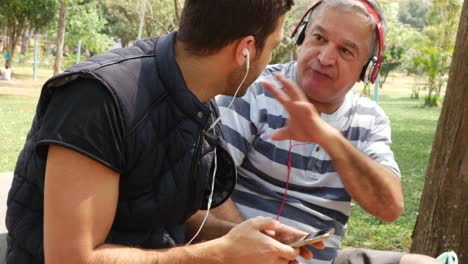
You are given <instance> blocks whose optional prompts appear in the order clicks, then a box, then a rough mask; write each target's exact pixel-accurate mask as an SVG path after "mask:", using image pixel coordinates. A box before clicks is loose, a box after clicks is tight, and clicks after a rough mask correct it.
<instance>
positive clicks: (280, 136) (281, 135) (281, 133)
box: [271, 127, 291, 141]
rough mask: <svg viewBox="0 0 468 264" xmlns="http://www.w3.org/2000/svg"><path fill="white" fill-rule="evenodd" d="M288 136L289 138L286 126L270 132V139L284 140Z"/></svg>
mask: <svg viewBox="0 0 468 264" xmlns="http://www.w3.org/2000/svg"><path fill="white" fill-rule="evenodd" d="M290 138H291V135H290V134H289V128H288V127H282V128H278V129H276V130H275V131H274V132H273V133H272V134H271V139H273V140H278V141H280V140H286V139H290Z"/></svg>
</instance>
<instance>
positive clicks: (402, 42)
mask: <svg viewBox="0 0 468 264" xmlns="http://www.w3.org/2000/svg"><path fill="white" fill-rule="evenodd" d="M398 8H399V7H398V5H396V4H395V3H382V9H384V12H385V18H386V20H387V37H386V43H385V50H384V53H383V56H382V67H381V69H380V74H381V77H382V78H381V79H380V87H383V84H384V83H385V81H386V80H387V77H388V75H389V74H390V73H391V72H392V71H395V70H398V69H399V68H400V66H402V65H405V64H406V62H405V58H406V57H407V54H408V53H409V52H411V50H410V49H408V47H411V43H413V42H414V40H415V39H416V38H418V36H419V35H420V33H419V32H418V31H417V30H416V29H414V28H412V27H410V26H408V25H406V24H403V23H402V22H400V21H399V20H398Z"/></svg>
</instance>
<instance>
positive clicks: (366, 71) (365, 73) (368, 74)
mask: <svg viewBox="0 0 468 264" xmlns="http://www.w3.org/2000/svg"><path fill="white" fill-rule="evenodd" d="M376 64H377V57H375V56H373V57H372V58H371V59H370V60H369V62H368V63H367V64H366V65H364V67H363V68H362V71H361V76H360V78H361V81H363V82H364V83H368V82H372V74H373V73H374V70H375V65H376Z"/></svg>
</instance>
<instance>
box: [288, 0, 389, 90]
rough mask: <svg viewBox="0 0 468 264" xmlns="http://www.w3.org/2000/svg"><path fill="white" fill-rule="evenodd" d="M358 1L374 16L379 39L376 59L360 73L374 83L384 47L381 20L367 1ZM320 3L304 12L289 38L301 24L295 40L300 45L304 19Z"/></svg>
mask: <svg viewBox="0 0 468 264" xmlns="http://www.w3.org/2000/svg"><path fill="white" fill-rule="evenodd" d="M358 1H359V2H361V3H362V4H363V5H364V7H365V8H366V10H367V12H369V14H370V15H371V16H372V17H373V18H374V20H375V24H376V30H377V35H378V40H379V52H378V54H377V59H376V60H375V59H372V58H371V60H370V61H369V63H368V64H366V65H365V66H364V69H363V73H364V74H362V75H363V77H362V79H363V81H364V82H366V81H367V80H369V81H370V82H371V83H374V82H375V80H376V79H377V75H378V74H379V71H380V67H381V65H382V53H383V47H384V43H383V42H384V41H383V30H382V21H381V19H380V17H379V15H378V14H377V12H376V11H375V10H374V8H373V7H372V6H371V5H370V4H369V3H368V2H367V1H365V0H358ZM321 3H322V0H318V1H317V2H315V4H313V5H312V6H311V7H310V8H309V9H308V10H307V11H306V12H305V13H304V15H303V16H302V17H301V19H300V20H299V23H297V25H296V27H295V28H294V30H293V32H292V33H291V38H294V36H295V35H296V34H297V32H298V31H299V29H300V28H301V26H303V28H302V32H301V33H300V35H299V38H298V41H297V42H298V43H297V44H298V45H300V44H301V43H302V40H303V39H301V38H303V37H304V36H303V34H305V30H306V27H307V23H308V21H307V20H305V19H306V17H307V16H308V15H309V14H310V13H311V12H312V11H313V10H314V9H315V8H316V7H317V6H318V5H320V4H321ZM370 64H372V65H370ZM368 67H373V69H372V72H371V73H370V76H367V75H366V74H365V72H367V68H368Z"/></svg>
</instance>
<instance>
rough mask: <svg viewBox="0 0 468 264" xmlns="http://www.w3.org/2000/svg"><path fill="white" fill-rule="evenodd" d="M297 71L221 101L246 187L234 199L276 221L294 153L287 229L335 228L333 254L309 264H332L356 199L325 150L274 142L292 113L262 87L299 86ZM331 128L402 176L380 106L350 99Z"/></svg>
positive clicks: (284, 218) (285, 70)
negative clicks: (291, 82) (281, 80)
mask: <svg viewBox="0 0 468 264" xmlns="http://www.w3.org/2000/svg"><path fill="white" fill-rule="evenodd" d="M296 67H297V64H296V63H295V62H290V63H288V64H282V65H271V66H269V67H268V68H267V69H266V70H265V71H264V72H263V73H262V75H261V76H260V78H259V79H258V80H257V81H256V82H255V83H253V84H252V85H251V86H250V87H249V89H248V91H247V93H246V94H245V95H244V96H243V97H241V98H236V99H234V103H233V105H232V106H231V107H230V108H229V109H227V108H226V107H227V105H228V104H229V103H230V101H231V100H232V99H233V98H232V97H229V96H218V97H217V103H218V105H219V108H220V112H221V116H222V122H223V129H224V132H225V136H226V138H227V141H228V143H229V149H230V152H231V155H232V156H233V158H234V160H235V162H236V164H237V165H238V166H240V167H238V182H237V185H236V190H235V192H234V194H233V196H232V198H233V200H234V202H235V203H236V205H237V207H238V208H239V210H240V212H241V214H242V216H243V217H244V218H245V219H248V218H252V217H255V216H259V215H262V216H270V217H273V218H274V217H276V215H277V214H278V211H279V209H280V206H281V201H282V199H283V195H284V191H285V184H286V178H287V174H288V167H287V162H288V150H289V148H290V145H292V146H293V147H292V151H291V154H290V161H291V174H290V180H289V188H288V195H287V198H286V204H285V206H284V209H283V211H282V214H281V217H280V219H279V220H280V222H282V223H284V224H287V225H289V226H293V227H296V228H298V229H301V230H304V231H306V232H314V231H317V230H318V229H324V228H330V227H334V228H335V235H334V236H333V237H332V238H331V239H328V240H327V241H326V249H325V250H315V249H313V248H311V249H312V251H313V253H314V260H312V261H309V262H307V261H305V260H302V259H301V260H300V261H301V263H314V264H322V263H330V262H331V260H332V259H333V258H334V257H335V256H336V254H337V249H338V248H339V247H340V243H341V237H342V236H344V235H345V233H346V223H347V221H348V217H349V214H350V209H351V198H350V196H349V194H348V193H347V192H346V190H345V189H344V187H343V183H342V182H341V179H340V176H339V175H338V174H337V173H336V169H335V166H334V165H333V162H332V161H331V160H330V157H329V156H328V155H327V153H326V152H325V151H324V150H323V149H322V148H321V147H320V146H319V145H317V144H313V143H310V144H307V143H306V144H304V143H303V142H296V141H289V140H284V141H272V140H271V134H272V132H273V131H274V130H275V129H278V128H281V127H283V126H285V124H286V120H287V118H288V113H287V112H286V110H285V109H284V108H283V106H282V105H281V104H280V103H279V102H278V101H276V100H275V99H274V98H273V96H272V95H271V94H270V93H268V92H267V91H266V90H265V89H264V87H263V85H262V84H261V83H260V80H265V79H266V80H269V81H271V82H274V83H276V84H277V85H279V84H278V82H277V81H276V79H275V78H274V77H273V75H272V74H271V73H272V72H275V71H278V72H281V73H282V74H283V75H284V76H286V77H287V78H288V79H291V80H296V78H297V77H296V76H297V71H296ZM321 117H322V118H323V119H324V120H325V121H326V122H328V123H329V124H330V125H332V126H334V127H335V128H337V129H339V130H340V131H341V132H342V134H343V135H344V136H345V137H346V138H347V139H348V140H349V141H350V142H351V143H352V144H353V145H354V146H355V147H356V148H358V149H359V150H360V151H361V152H363V153H364V154H366V155H367V156H369V157H371V158H372V159H374V160H376V161H377V162H379V163H380V164H382V165H384V166H386V167H388V168H389V169H391V170H392V171H393V172H394V173H395V174H396V175H398V176H399V175H400V172H399V169H398V165H397V164H396V162H395V160H394V157H393V153H392V151H391V150H390V144H391V139H390V137H391V136H390V133H391V132H390V123H389V120H388V117H387V116H386V114H385V113H384V112H383V110H382V109H381V108H380V107H379V106H378V105H377V104H376V103H374V102H373V101H371V100H369V99H367V98H363V97H360V96H359V95H356V94H354V93H353V92H352V91H350V92H349V93H348V94H347V95H346V99H345V101H344V102H343V104H342V105H341V106H340V107H339V109H338V110H337V111H336V112H335V113H333V114H323V113H322V114H321Z"/></svg>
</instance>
